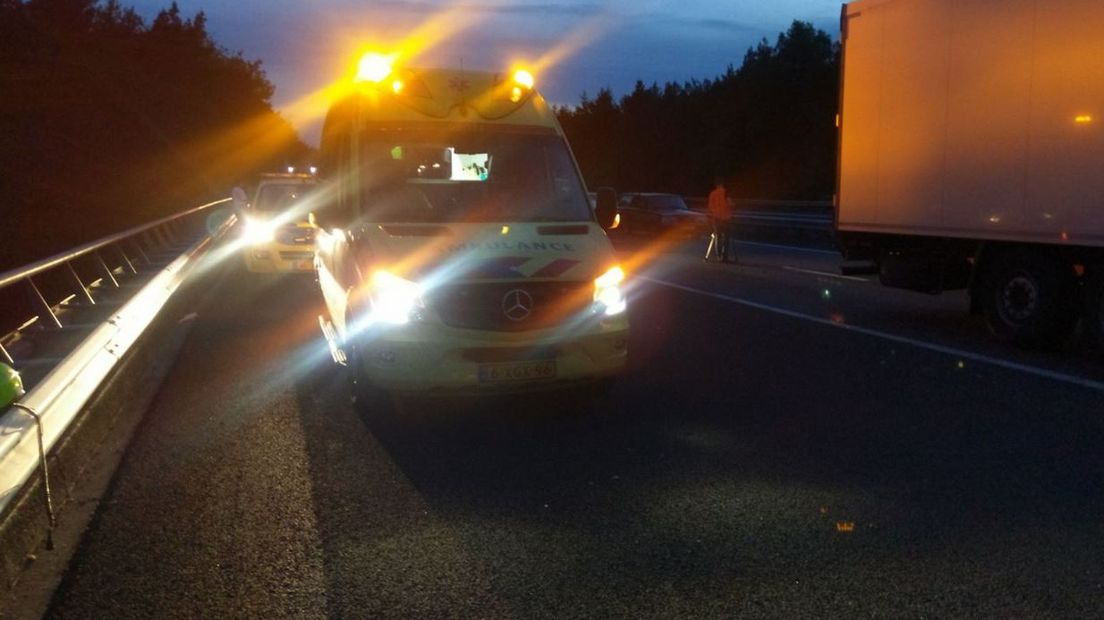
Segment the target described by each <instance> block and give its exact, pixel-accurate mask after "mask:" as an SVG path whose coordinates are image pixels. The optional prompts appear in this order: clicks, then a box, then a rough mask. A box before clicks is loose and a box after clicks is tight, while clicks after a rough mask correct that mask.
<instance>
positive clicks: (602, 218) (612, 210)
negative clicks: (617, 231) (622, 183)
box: [594, 187, 617, 230]
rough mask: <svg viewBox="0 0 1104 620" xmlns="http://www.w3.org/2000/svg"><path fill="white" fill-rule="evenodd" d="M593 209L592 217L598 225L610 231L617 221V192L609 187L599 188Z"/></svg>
mask: <svg viewBox="0 0 1104 620" xmlns="http://www.w3.org/2000/svg"><path fill="white" fill-rule="evenodd" d="M597 194H598V196H597V200H596V202H595V207H594V217H595V218H597V220H598V225H599V226H601V227H602V228H604V229H606V230H610V229H611V228H613V226H614V222H616V221H617V192H615V191H613V188H611V187H599V188H598V192H597Z"/></svg>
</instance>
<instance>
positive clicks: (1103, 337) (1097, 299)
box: [1084, 265, 1104, 353]
mask: <svg viewBox="0 0 1104 620" xmlns="http://www.w3.org/2000/svg"><path fill="white" fill-rule="evenodd" d="M1084 316H1085V331H1087V332H1088V333H1089V336H1091V337H1092V339H1093V341H1094V342H1096V346H1097V348H1098V349H1099V350H1100V351H1101V353H1104V265H1097V266H1096V267H1094V268H1092V269H1091V270H1090V271H1089V273H1088V274H1087V275H1086V276H1085V303H1084Z"/></svg>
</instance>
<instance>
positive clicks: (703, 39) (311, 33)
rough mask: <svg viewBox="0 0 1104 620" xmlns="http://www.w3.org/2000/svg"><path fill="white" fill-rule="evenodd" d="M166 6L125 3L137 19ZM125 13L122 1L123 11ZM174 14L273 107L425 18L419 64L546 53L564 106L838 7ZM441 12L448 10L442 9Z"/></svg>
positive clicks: (712, 72)
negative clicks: (240, 64) (251, 78)
mask: <svg viewBox="0 0 1104 620" xmlns="http://www.w3.org/2000/svg"><path fill="white" fill-rule="evenodd" d="M169 2H170V0H132V2H131V4H133V5H134V6H135V8H136V9H137V10H138V12H139V13H141V14H142V15H143V16H144V17H146V18H147V20H149V19H152V17H153V16H154V15H155V14H156V13H157V11H158V10H159V9H161V8H165V7H166V6H168V4H169ZM124 4H127V2H125V1H124ZM177 4H178V5H179V6H180V9H181V11H182V13H183V14H184V15H185V16H186V17H191V16H192V15H193V14H195V13H196V12H197V11H200V10H203V11H204V12H206V14H207V18H208V29H209V31H210V32H211V34H212V36H213V37H214V38H215V39H216V40H217V41H218V42H219V44H220V45H222V46H224V47H226V48H228V49H230V50H232V51H238V50H240V51H241V52H242V53H243V54H244V55H245V57H246V58H249V59H260V60H262V61H263V66H264V69H265V72H266V73H267V75H268V77H269V79H270V80H271V81H272V82H273V84H275V85H276V95H275V97H274V98H273V103H275V104H276V106H277V107H278V108H281V109H285V110H286V109H287V106H288V105H289V104H290V103H291V102H294V101H296V100H298V99H300V98H301V97H303V96H305V95H307V94H309V93H311V92H313V91H316V90H317V89H319V88H322V87H323V86H325V85H326V84H327V83H328V82H330V81H331V80H334V79H336V78H337V77H339V76H340V75H341V73H342V71H343V70H345V69H346V68H347V67H348V66H349V63H350V62H351V60H352V59H353V58H354V57H355V56H356V53H357V50H358V49H359V48H361V47H362V46H364V45H368V44H374V45H376V46H378V47H380V48H381V49H387V48H388V46H389V45H394V44H395V43H396V42H397V41H399V40H401V39H403V38H404V37H405V36H406V35H408V34H409V33H410V32H411V31H413V30H415V29H416V28H417V27H418V26H419V25H420V24H424V23H425V22H426V21H427V19H429V17H430V16H432V15H439V16H440V15H442V14H444V16H443V17H440V18H439V19H438V21H439V22H440V23H442V24H444V25H445V26H446V27H447V28H448V29H450V30H455V32H451V33H449V36H447V38H445V39H444V40H441V41H439V42H438V43H437V44H436V46H435V47H434V48H433V49H432V50H431V51H429V52H427V53H425V54H424V55H422V56H421V57H418V58H416V59H413V60H412V61H411V64H413V65H417V66H455V65H459V64H460V62H461V61H462V62H463V64H464V66H465V67H471V68H478V69H499V68H508V67H510V66H511V65H512V64H513V63H517V62H526V61H528V62H532V61H534V60H536V59H539V58H541V57H546V56H547V55H548V54H549V52H550V51H553V50H556V51H565V52H567V53H566V54H562V55H561V54H554V55H556V56H560V58H559V59H558V60H557V61H556V62H555V64H554V65H552V66H550V67H548V68H547V69H544V70H543V71H541V72H540V73H539V75H538V76H537V80H538V85H537V87H538V88H539V89H540V90H541V91H542V92H543V93H544V95H545V97H546V98H547V99H548V100H549V101H551V102H553V103H560V104H574V103H577V102H578V101H579V97H580V95H581V94H582V93H583V92H586V93H588V94H590V95H593V94H594V93H596V92H597V91H598V89H600V88H602V87H610V88H611V89H612V90H613V92H614V94H615V95H618V96H619V95H622V94H625V93H626V92H628V91H629V90H631V88H632V86H633V84H634V83H635V81H636V80H638V79H640V80H644V81H645V82H646V83H649V84H650V83H651V82H658V83H660V84H662V83H664V82H666V81H680V82H681V81H685V80H688V79H691V78H698V79H704V78H710V77H714V76H716V75H718V74H720V73H722V72H724V70H725V68H726V67H727V66H728V65H729V64H732V65H736V66H739V64H740V62H741V60H742V59H743V56H744V53H745V52H746V51H747V48H748V47H750V46H752V45H754V44H756V43H757V42H758V41H759V40H760V39H762V38H763V37H766V38H767V39H768V40H769V41H771V42H772V43H773V42H774V40H775V38H776V37H777V36H778V33H779V32H781V31H783V30H785V29H786V28H787V27H788V26H789V24H790V23H791V22H792V21H793V20H794V19H801V20H805V21H810V22H812V23H813V24H814V25H816V26H817V27H818V28H821V29H823V30H825V31H827V32H829V33H830V34H831V35H832V36H833V37H835V36H837V34H838V30H839V25H838V23H839V12H840V5H841V3H840V1H839V0H760V1H757V2H752V1H750V0H747V1H739V0H730V1H728V2H725V1H718V0H712V1H710V0H678V1H657V0H639V1H630V0H614V1H612V2H594V1H591V0H559V1H552V2H548V1H531V2H500V1H496V0H475V1H472V2H468V1H461V2H456V1H452V2H449V1H446V0H409V1H403V0H378V1H375V2H372V1H367V0H359V1H358V0H297V1H293V0H236V1H234V2H227V1H225V0H178V2H177ZM450 9H451V12H448V13H447V14H446V11H449V10H450ZM293 120H296V121H297V124H298V125H299V129H300V131H301V133H302V134H303V137H304V139H306V140H307V141H308V142H311V143H317V136H318V130H319V129H318V124H319V122H320V121H316V122H307V121H304V120H300V119H293Z"/></svg>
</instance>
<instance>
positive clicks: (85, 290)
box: [65, 260, 96, 306]
mask: <svg viewBox="0 0 1104 620" xmlns="http://www.w3.org/2000/svg"><path fill="white" fill-rule="evenodd" d="M65 266H66V267H67V268H68V269H69V275H71V276H73V281H74V282H76V283H77V287H78V288H80V290H81V292H82V293H84V298H85V299H86V300H88V303H89V304H91V305H93V306H95V305H96V300H95V299H92V293H89V292H88V287H87V286H85V285H84V282H82V281H81V279H80V276H79V275H77V270H76V269H73V261H68V260H67V261H65Z"/></svg>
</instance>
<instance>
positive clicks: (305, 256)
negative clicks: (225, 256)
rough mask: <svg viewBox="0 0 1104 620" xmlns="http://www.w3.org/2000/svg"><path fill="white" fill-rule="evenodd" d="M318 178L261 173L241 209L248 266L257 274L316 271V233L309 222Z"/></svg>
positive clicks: (305, 174) (291, 174) (295, 174)
mask: <svg viewBox="0 0 1104 620" xmlns="http://www.w3.org/2000/svg"><path fill="white" fill-rule="evenodd" d="M317 187H318V179H317V178H316V177H315V176H314V175H312V174H308V173H296V172H294V171H293V172H288V173H271V174H263V175H261V180H260V182H259V183H258V184H257V191H256V192H255V193H254V195H253V200H251V201H249V203H248V204H246V205H245V207H244V208H243V209H242V211H243V213H242V219H243V226H242V235H243V252H244V253H245V266H246V268H247V269H249V271H252V272H255V273H297V272H300V273H301V272H305V273H311V272H313V271H314V233H315V229H314V227H312V226H311V225H310V223H309V221H308V215H309V213H310V209H311V208H312V205H311V201H312V200H314V199H315V198H316V195H315V189H316V188H317Z"/></svg>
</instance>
